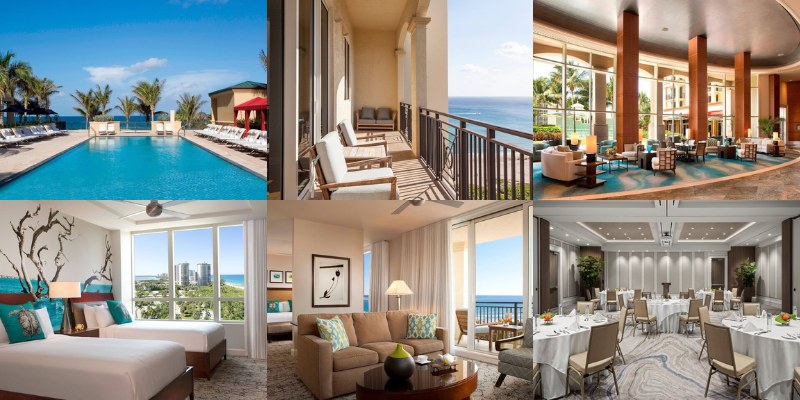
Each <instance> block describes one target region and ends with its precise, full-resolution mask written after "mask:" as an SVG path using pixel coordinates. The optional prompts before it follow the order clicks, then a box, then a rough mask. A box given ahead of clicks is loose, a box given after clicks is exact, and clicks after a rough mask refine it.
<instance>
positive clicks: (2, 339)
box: [0, 320, 9, 344]
mask: <svg viewBox="0 0 800 400" xmlns="http://www.w3.org/2000/svg"><path fill="white" fill-rule="evenodd" d="M6 343H9V341H8V333H6V327H5V326H3V321H2V320H0V344H6Z"/></svg>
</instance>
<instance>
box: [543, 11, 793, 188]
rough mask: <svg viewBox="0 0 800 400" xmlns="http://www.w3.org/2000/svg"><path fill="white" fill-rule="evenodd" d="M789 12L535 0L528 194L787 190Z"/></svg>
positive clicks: (789, 167)
mask: <svg viewBox="0 0 800 400" xmlns="http://www.w3.org/2000/svg"><path fill="white" fill-rule="evenodd" d="M704 15H714V16H715V17H714V18H700V17H699V16H704ZM798 16H800V4H798V3H796V2H777V1H774V0H753V1H748V2H732V1H726V0H710V1H703V2H690V1H673V2H655V1H636V0H625V1H623V0H613V1H612V0H600V1H590V0H578V1H573V2H569V3H564V2H559V1H555V0H535V1H534V13H533V33H534V37H533V58H534V82H533V125H534V126H533V130H534V165H533V171H534V198H536V199H559V198H570V199H574V200H589V199H634V200H635V199H648V200H650V199H664V198H670V199H687V200H691V199H697V200H756V199H758V200H785V199H796V198H798V197H800V191H798V190H797V189H795V188H794V187H793V186H794V185H793V184H792V182H794V181H795V178H796V177H800V164H798V163H800V158H798V156H799V155H800V152H798V147H800V81H798V79H800V48H798V46H797V43H798V41H800V27H798V26H799V25H798V20H799V18H798ZM763 21H769V23H763Z"/></svg>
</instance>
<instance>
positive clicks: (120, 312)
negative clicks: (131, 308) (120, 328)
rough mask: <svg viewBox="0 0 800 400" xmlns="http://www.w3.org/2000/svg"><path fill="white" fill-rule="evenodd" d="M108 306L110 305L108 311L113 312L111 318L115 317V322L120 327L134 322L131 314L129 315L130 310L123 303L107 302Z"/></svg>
mask: <svg viewBox="0 0 800 400" xmlns="http://www.w3.org/2000/svg"><path fill="white" fill-rule="evenodd" d="M106 304H108V311H110V312H111V316H112V317H114V322H116V323H117V324H120V325H122V324H129V323H131V322H133V319H132V318H131V314H130V313H128V309H127V308H126V307H125V304H122V302H121V301H116V300H106Z"/></svg>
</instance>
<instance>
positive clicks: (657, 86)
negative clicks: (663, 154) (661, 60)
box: [650, 69, 664, 140]
mask: <svg viewBox="0 0 800 400" xmlns="http://www.w3.org/2000/svg"><path fill="white" fill-rule="evenodd" d="M655 76H656V77H657V76H658V69H656V75H655ZM650 94H651V96H652V97H651V98H650V111H651V112H652V113H653V114H655V115H653V116H651V120H650V139H658V140H664V82H661V81H652V82H651V83H650Z"/></svg>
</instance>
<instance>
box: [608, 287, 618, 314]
mask: <svg viewBox="0 0 800 400" xmlns="http://www.w3.org/2000/svg"><path fill="white" fill-rule="evenodd" d="M611 305H613V306H614V308H617V309H619V304H617V291H616V290H608V291H606V311H609V309H608V307H609V306H611Z"/></svg>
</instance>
